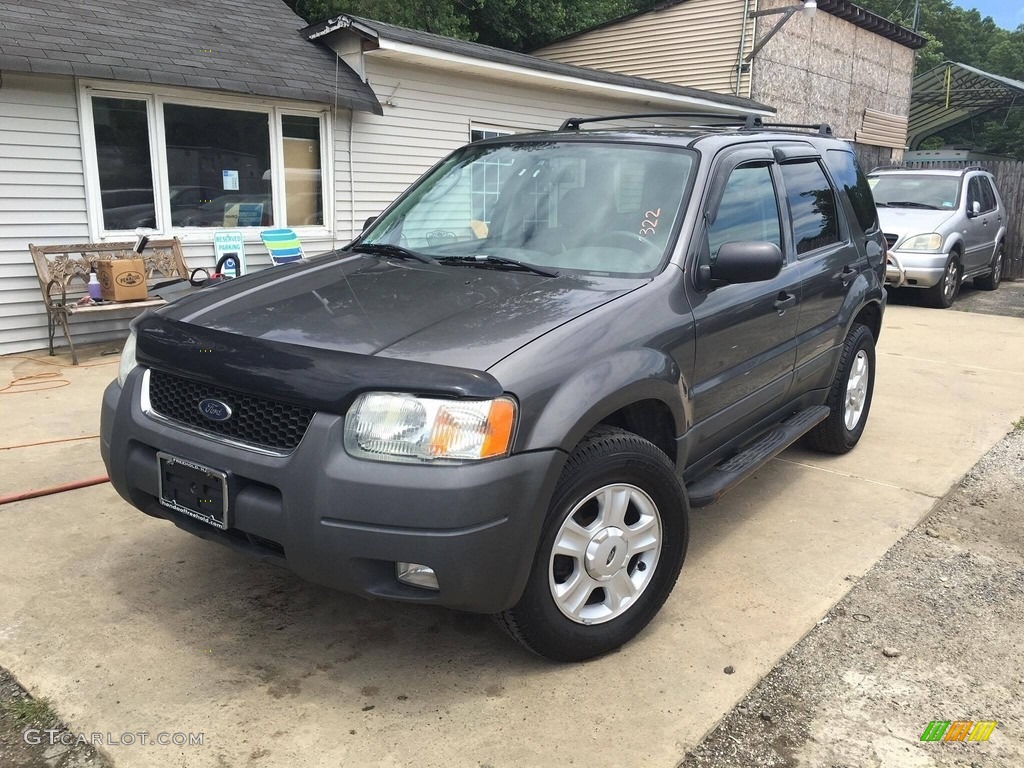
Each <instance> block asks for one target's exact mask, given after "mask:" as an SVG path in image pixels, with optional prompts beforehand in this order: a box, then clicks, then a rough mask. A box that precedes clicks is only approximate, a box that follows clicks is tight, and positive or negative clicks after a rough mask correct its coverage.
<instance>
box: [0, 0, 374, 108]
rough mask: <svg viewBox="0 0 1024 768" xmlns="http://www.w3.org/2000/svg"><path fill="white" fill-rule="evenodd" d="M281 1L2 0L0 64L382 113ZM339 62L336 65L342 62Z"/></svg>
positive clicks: (366, 90)
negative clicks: (305, 34)
mask: <svg viewBox="0 0 1024 768" xmlns="http://www.w3.org/2000/svg"><path fill="white" fill-rule="evenodd" d="M302 26H303V21H302V19H301V18H300V17H299V16H296V15H295V14H294V13H292V11H291V9H290V8H288V6H287V5H285V4H284V2H283V1H282V0H216V2H211V1H204V0H74V2H68V0H0V69H6V70H10V71H18V72H39V73H48V74H64V75H76V76H79V77H95V78H99V79H106V80H121V81H130V82H137V83H159V84H161V85H182V86H191V87H194V88H207V89H215V90H223V91H231V92H235V93H246V94H254V95H257V96H270V97H280V98H288V99H299V100H303V101H315V102H321V103H326V104H333V103H334V100H335V71H336V70H335V68H336V67H337V81H338V104H339V106H343V107H346V108H353V109H359V110H366V111H374V112H380V105H379V103H378V101H377V99H376V97H375V96H374V94H373V91H372V90H371V88H370V87H369V86H368V85H366V84H365V83H363V82H362V81H361V80H360V79H359V77H358V76H357V75H356V74H355V73H354V72H353V71H352V70H351V69H350V68H349V67H348V66H347V65H346V64H345V63H344V62H340V61H339V60H338V58H337V56H335V54H334V53H333V52H331V51H330V50H328V49H327V48H325V47H323V46H320V45H310V44H309V42H308V41H307V40H306V39H305V38H304V37H303V36H302V35H301V34H300V33H299V31H298V30H299V29H300V28H301V27H302ZM336 62H337V63H336Z"/></svg>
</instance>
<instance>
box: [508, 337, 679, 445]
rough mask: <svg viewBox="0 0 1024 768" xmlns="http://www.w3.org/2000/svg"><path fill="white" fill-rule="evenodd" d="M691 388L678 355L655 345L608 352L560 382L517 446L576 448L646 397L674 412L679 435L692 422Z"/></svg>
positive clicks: (673, 416) (674, 434) (675, 432)
mask: <svg viewBox="0 0 1024 768" xmlns="http://www.w3.org/2000/svg"><path fill="white" fill-rule="evenodd" d="M688 391H689V388H688V387H687V385H686V383H685V381H684V378H683V375H682V372H681V371H680V369H679V366H678V365H676V362H675V360H673V359H672V358H671V357H669V356H668V355H665V354H662V353H661V352H658V351H656V350H654V349H651V348H647V347H644V348H636V349H627V350H622V351H619V352H616V353H614V354H611V355H607V356H604V357H602V358H600V359H598V360H596V361H593V362H591V363H590V364H589V365H587V366H586V367H585V368H583V369H581V370H580V371H578V372H577V373H575V374H573V376H571V377H570V378H569V379H567V380H565V381H564V382H562V383H561V384H560V385H559V386H558V389H557V390H555V392H554V393H553V394H552V395H551V396H550V397H549V398H548V399H547V402H546V403H545V405H544V408H543V410H542V411H541V412H540V413H539V414H538V415H537V417H536V418H535V419H534V420H532V423H531V424H529V425H527V433H526V434H525V435H524V436H521V439H520V440H517V441H516V442H517V443H518V447H517V451H535V450H542V449H545V448H548V449H550V448H558V449H561V450H563V451H565V452H570V451H572V449H573V448H574V447H575V446H576V445H577V444H578V443H579V442H580V440H581V439H582V438H583V436H584V435H586V434H587V432H589V431H590V430H591V429H593V428H594V426H596V425H597V424H599V423H600V422H601V420H602V419H604V418H606V417H607V416H609V415H610V414H612V413H615V412H616V411H618V410H619V409H621V408H624V407H626V406H627V405H631V404H632V403H636V402H639V401H641V400H656V401H659V402H661V403H663V404H664V405H665V406H666V407H667V408H668V410H669V412H670V413H671V414H672V418H673V421H674V430H673V432H674V433H673V437H675V436H678V435H681V434H683V432H685V431H686V427H687V425H688V423H689V416H690V414H689V407H688V401H689V396H688Z"/></svg>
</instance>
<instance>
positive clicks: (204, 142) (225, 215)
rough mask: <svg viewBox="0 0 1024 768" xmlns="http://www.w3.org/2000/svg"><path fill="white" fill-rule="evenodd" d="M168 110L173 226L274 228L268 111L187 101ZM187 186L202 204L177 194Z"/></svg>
mask: <svg viewBox="0 0 1024 768" xmlns="http://www.w3.org/2000/svg"><path fill="white" fill-rule="evenodd" d="M163 112H164V141H165V146H166V150H167V183H168V193H169V196H170V203H171V226H174V227H216V228H218V229H219V228H222V227H269V226H273V224H274V204H273V198H272V195H271V186H270V175H269V172H270V121H269V120H268V116H267V114H266V113H263V112H238V111H235V110H231V109H212V108H210V107H193V106H190V105H186V104H164V110H163ZM185 190H190V191H198V192H199V197H200V204H199V205H195V204H194V203H195V201H194V200H184V199H181V198H180V197H178V196H177V195H178V194H179V193H181V192H182V191H185Z"/></svg>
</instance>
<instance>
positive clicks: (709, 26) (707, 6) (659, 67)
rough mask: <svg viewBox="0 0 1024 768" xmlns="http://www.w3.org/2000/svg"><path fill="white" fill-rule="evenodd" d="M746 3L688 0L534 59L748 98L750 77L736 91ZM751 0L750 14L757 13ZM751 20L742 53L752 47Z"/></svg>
mask: <svg viewBox="0 0 1024 768" xmlns="http://www.w3.org/2000/svg"><path fill="white" fill-rule="evenodd" d="M744 6H745V2H744V0H688V2H683V3H680V4H678V5H672V6H669V7H668V8H664V9H662V10H658V9H654V10H650V11H647V12H646V13H641V14H639V15H637V16H634V17H633V18H631V19H627V20H625V21H621V22H617V23H613V24H610V25H608V26H606V27H601V28H599V29H595V30H592V31H590V32H583V33H581V34H578V35H576V36H574V37H571V38H569V39H567V40H563V41H561V42H556V43H552V44H551V45H548V46H545V47H544V48H541V49H539V50H537V51H535V52H534V53H535V55H537V56H541V57H543V58H546V59H552V60H553V61H561V62H564V63H566V64H577V65H579V66H583V67H593V68H595V69H603V70H606V71H609V72H618V73H619V74H623V75H633V76H635V77H645V78H649V79H651V80H660V81H661V82H664V83H672V84H674V85H686V86H690V87H693V88H703V89H705V90H709V91H715V92H716V93H726V94H736V93H739V95H741V96H747V95H748V94H749V76H748V75H746V74H744V75H743V76H742V81H741V82H740V87H739V90H738V91H737V88H736V63H737V54H738V49H739V44H740V37H741V32H742V31H743V14H744ZM756 7H757V6H756V2H755V0H750V3H749V10H750V11H753V10H754V9H755V8H756ZM753 31H754V22H753V20H748V21H747V29H746V38H745V41H744V54H746V53H748V52H749V51H750V49H751V47H752V45H753Z"/></svg>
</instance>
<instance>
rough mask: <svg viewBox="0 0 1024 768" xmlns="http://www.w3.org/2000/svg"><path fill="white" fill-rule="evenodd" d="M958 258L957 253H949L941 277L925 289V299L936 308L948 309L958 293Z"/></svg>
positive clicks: (959, 274)
mask: <svg viewBox="0 0 1024 768" xmlns="http://www.w3.org/2000/svg"><path fill="white" fill-rule="evenodd" d="M961 274H962V273H961V271H960V260H959V258H958V257H957V254H956V253H955V252H954V253H951V254H949V258H948V259H947V260H946V268H945V269H944V270H943V271H942V277H941V278H940V279H939V282H937V283H936V284H935V285H933V286H932V287H931V288H928V289H926V290H925V292H924V293H925V301H926V302H927V303H928V304H930V305H931V306H933V307H935V308H936V309H948V308H949V307H951V306H953V302H954V301H956V295H957V294H958V293H960V277H961Z"/></svg>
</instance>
